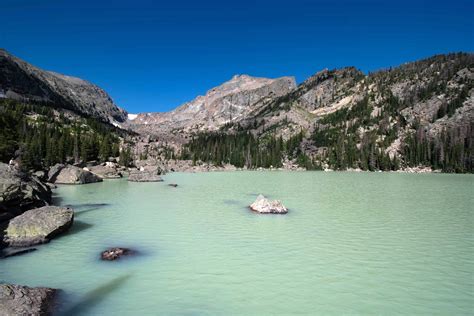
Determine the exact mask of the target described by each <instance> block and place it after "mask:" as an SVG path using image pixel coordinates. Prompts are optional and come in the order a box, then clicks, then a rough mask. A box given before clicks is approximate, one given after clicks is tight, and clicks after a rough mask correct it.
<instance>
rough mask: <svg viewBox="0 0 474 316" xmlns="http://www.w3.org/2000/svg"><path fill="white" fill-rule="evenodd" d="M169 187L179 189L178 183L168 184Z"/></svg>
mask: <svg viewBox="0 0 474 316" xmlns="http://www.w3.org/2000/svg"><path fill="white" fill-rule="evenodd" d="M168 185H169V186H170V187H173V188H176V187H178V185H177V184H176V183H170V184H168Z"/></svg>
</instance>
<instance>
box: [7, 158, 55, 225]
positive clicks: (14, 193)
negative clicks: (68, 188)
mask: <svg viewBox="0 0 474 316" xmlns="http://www.w3.org/2000/svg"><path fill="white" fill-rule="evenodd" d="M49 203H51V189H50V188H49V187H48V186H47V185H45V184H44V183H42V182H41V181H40V180H39V179H38V178H37V177H35V176H29V175H27V174H25V173H22V172H20V171H19V170H17V169H15V168H14V167H13V166H9V165H7V164H4V163H0V223H1V222H4V221H6V220H9V219H11V218H13V217H15V216H17V215H19V214H21V213H22V212H24V211H26V210H28V209H31V208H34V207H41V206H44V205H48V204H49Z"/></svg>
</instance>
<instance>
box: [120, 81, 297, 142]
mask: <svg viewBox="0 0 474 316" xmlns="http://www.w3.org/2000/svg"><path fill="white" fill-rule="evenodd" d="M295 87H296V82H295V79H294V78H293V77H281V78H277V79H269V78H260V77H252V76H249V75H235V76H233V77H232V78H231V79H230V80H229V81H226V82H224V83H223V84H221V85H219V86H217V87H214V88H212V89H210V90H208V91H207V92H206V94H205V95H203V96H198V97H197V98H195V99H194V100H192V101H190V102H187V103H185V104H183V105H181V106H179V107H178V108H176V109H175V110H173V111H171V112H166V113H146V114H139V115H138V116H137V117H136V118H135V119H134V120H133V121H130V122H129V125H130V127H131V128H133V129H135V130H138V131H147V132H151V133H153V134H159V135H164V134H166V133H169V132H170V131H171V130H185V131H200V130H215V129H217V128H219V127H220V126H222V125H223V124H225V123H227V122H230V121H235V120H237V119H239V118H242V117H244V116H245V115H246V114H248V113H250V112H251V111H253V110H254V109H256V108H258V107H259V106H261V104H262V102H265V101H266V100H268V99H272V98H275V97H278V96H281V95H284V94H286V93H288V92H289V91H291V90H292V89H294V88H295Z"/></svg>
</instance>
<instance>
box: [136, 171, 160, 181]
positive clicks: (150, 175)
mask: <svg viewBox="0 0 474 316" xmlns="http://www.w3.org/2000/svg"><path fill="white" fill-rule="evenodd" d="M128 181H132V182H160V181H163V179H161V177H160V176H159V175H158V174H157V173H156V172H147V171H134V172H130V175H129V176H128Z"/></svg>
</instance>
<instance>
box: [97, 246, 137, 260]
mask: <svg viewBox="0 0 474 316" xmlns="http://www.w3.org/2000/svg"><path fill="white" fill-rule="evenodd" d="M133 253H134V251H132V250H130V249H127V248H110V249H107V250H105V251H103V252H102V253H101V254H100V258H101V259H102V260H106V261H113V260H117V259H119V258H120V257H122V256H128V255H131V254H133Z"/></svg>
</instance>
